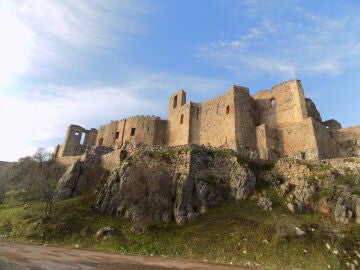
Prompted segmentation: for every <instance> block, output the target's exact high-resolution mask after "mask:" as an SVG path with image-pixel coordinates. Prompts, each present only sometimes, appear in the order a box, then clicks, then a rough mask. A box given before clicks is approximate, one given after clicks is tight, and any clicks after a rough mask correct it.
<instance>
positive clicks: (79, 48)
mask: <svg viewBox="0 0 360 270" xmlns="http://www.w3.org/2000/svg"><path fill="white" fill-rule="evenodd" d="M149 10H150V6H149V5H147V4H146V2H145V0H141V1H136V3H135V2H134V1H130V0H108V1H102V0H92V1H86V0H77V1H72V0H63V1H56V0H32V1H21V0H2V1H0V36H1V42H0V57H1V61H0V84H1V83H5V82H8V81H9V80H10V79H11V78H13V77H14V76H16V75H20V74H23V73H25V72H29V71H31V72H32V73H34V72H37V73H41V74H43V73H44V72H48V71H49V70H52V69H53V68H59V67H61V68H64V67H66V68H70V67H72V66H73V65H74V61H75V60H77V61H81V60H82V58H87V57H90V56H91V54H90V53H94V51H97V52H100V51H104V50H105V49H107V48H109V47H112V46H115V44H116V47H117V48H118V47H119V46H121V44H122V43H123V42H124V41H125V40H126V39H128V38H129V34H133V33H138V32H141V31H142V30H141V26H140V25H139V24H138V23H137V21H136V16H137V15H139V14H142V13H144V12H147V11H149ZM124 33H126V35H124Z"/></svg>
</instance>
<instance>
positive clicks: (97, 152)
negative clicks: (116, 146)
mask: <svg viewBox="0 0 360 270" xmlns="http://www.w3.org/2000/svg"><path fill="white" fill-rule="evenodd" d="M107 153H109V148H106V147H98V148H94V149H92V150H91V151H87V153H86V154H87V156H86V158H85V160H83V161H81V160H77V161H75V162H74V163H72V164H71V165H70V166H69V167H68V169H67V170H66V172H65V173H64V175H63V176H62V177H61V178H60V179H59V181H58V184H57V187H56V190H55V193H54V199H55V200H59V201H61V200H66V199H69V198H71V197H74V196H77V195H81V194H85V193H89V192H94V191H96V190H97V189H98V188H99V186H101V185H102V184H103V182H104V179H105V178H106V177H107V174H108V172H107V171H106V170H105V169H104V168H103V167H102V165H101V156H102V155H104V154H107Z"/></svg>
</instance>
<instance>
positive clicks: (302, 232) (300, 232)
mask: <svg viewBox="0 0 360 270" xmlns="http://www.w3.org/2000/svg"><path fill="white" fill-rule="evenodd" d="M295 234H296V235H297V236H304V235H306V232H304V231H303V230H301V229H300V228H299V227H295Z"/></svg>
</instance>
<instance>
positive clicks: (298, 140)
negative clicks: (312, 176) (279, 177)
mask: <svg viewBox="0 0 360 270" xmlns="http://www.w3.org/2000/svg"><path fill="white" fill-rule="evenodd" d="M279 152H280V153H281V155H282V156H287V157H292V158H297V159H308V160H316V159H318V158H319V150H318V145H317V141H316V137H315V130H314V125H313V119H312V118H311V117H309V118H307V119H305V120H304V121H301V122H296V123H293V124H291V125H287V126H284V127H281V128H279Z"/></svg>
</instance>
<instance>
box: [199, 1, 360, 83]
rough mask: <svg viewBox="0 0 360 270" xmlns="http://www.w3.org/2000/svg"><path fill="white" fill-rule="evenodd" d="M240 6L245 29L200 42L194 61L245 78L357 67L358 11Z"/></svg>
mask: <svg viewBox="0 0 360 270" xmlns="http://www.w3.org/2000/svg"><path fill="white" fill-rule="evenodd" d="M240 6H241V8H242V9H243V11H244V12H243V15H244V16H247V20H248V22H249V21H250V27H249V28H247V29H245V30H244V29H243V28H241V27H240V28H239V29H240V30H237V32H233V33H231V34H228V35H226V36H224V35H223V36H221V37H219V38H220V40H219V41H216V42H210V43H205V44H203V45H202V46H200V47H199V50H198V55H199V56H200V57H203V58H205V59H208V60H209V61H211V62H212V63H214V64H215V65H220V66H223V67H226V68H228V69H230V70H232V71H234V72H236V73H238V74H240V75H241V76H247V77H256V76H260V75H264V74H270V75H276V76H278V77H281V78H283V79H289V78H295V77H297V76H299V75H301V76H303V75H313V74H315V75H316V74H324V73H325V74H338V73H340V72H342V71H343V70H344V69H345V68H346V67H348V66H351V65H353V66H354V65H357V66H359V60H360V40H359V36H360V19H359V17H358V10H356V9H353V10H349V11H348V12H347V14H346V16H324V15H318V14H314V13H313V12H310V11H308V10H307V9H305V8H303V7H300V6H294V5H289V4H288V3H286V2H285V1H281V0H276V1H269V2H266V3H263V1H261V2H260V1H255V0H253V1H243V2H241V5H240ZM244 8H245V9H244ZM242 9H241V10H242ZM259 9H261V12H258V11H259ZM342 15H343V14H342ZM239 18H242V17H241V16H239ZM225 38H226V39H225ZM234 45H236V46H234Z"/></svg>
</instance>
